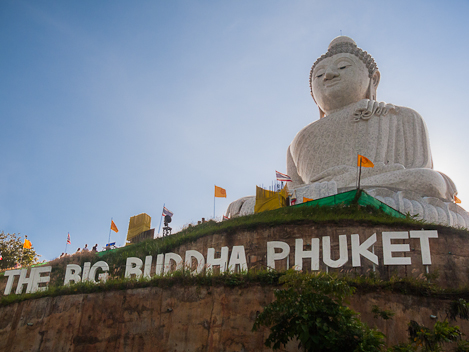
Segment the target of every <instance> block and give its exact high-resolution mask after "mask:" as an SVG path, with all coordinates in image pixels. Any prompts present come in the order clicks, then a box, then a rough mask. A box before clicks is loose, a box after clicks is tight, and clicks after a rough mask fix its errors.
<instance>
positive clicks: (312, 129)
mask: <svg viewBox="0 0 469 352" xmlns="http://www.w3.org/2000/svg"><path fill="white" fill-rule="evenodd" d="M379 81H380V72H379V71H378V68H377V66H376V63H375V61H374V59H373V58H372V57H371V56H370V55H369V54H368V53H367V52H366V51H363V50H362V49H360V48H358V47H357V45H356V43H355V42H354V41H353V40H352V39H351V38H349V37H345V36H340V37H337V38H335V39H334V40H333V41H332V42H331V44H330V45H329V48H328V51H327V53H326V54H324V55H322V56H321V57H320V58H319V59H317V60H316V62H315V63H314V65H313V67H312V68H311V72H310V89H311V95H312V97H313V99H314V101H315V102H316V104H317V105H318V107H319V120H317V121H314V122H313V123H311V124H309V125H308V126H306V127H304V128H303V129H302V130H301V131H300V132H298V134H297V135H296V136H295V138H294V139H293V142H292V143H291V144H290V146H289V147H288V150H287V174H288V175H289V176H290V177H291V178H292V181H293V182H292V183H291V185H289V189H290V190H291V191H292V192H293V194H294V195H295V196H296V199H297V202H298V203H301V201H302V199H303V197H307V198H313V199H318V198H321V197H324V196H329V195H333V194H336V193H341V192H343V191H347V190H350V189H355V188H356V185H357V157H358V154H360V155H363V156H365V157H367V158H368V159H370V160H371V161H372V162H373V163H374V165H375V166H374V167H373V168H363V169H362V173H361V187H360V188H362V189H365V190H366V191H367V192H368V193H369V194H371V195H372V196H374V197H376V198H378V199H379V200H381V201H383V202H384V203H386V204H388V205H390V206H392V207H393V208H395V209H397V210H399V211H401V212H403V213H410V214H411V215H418V216H419V217H420V218H421V219H424V220H427V221H429V222H437V223H442V224H447V225H451V226H456V227H459V226H461V227H469V215H468V213H467V212H466V211H464V210H463V209H462V208H461V207H459V206H457V205H456V204H454V196H455V195H456V194H457V191H456V187H455V185H454V183H453V182H452V181H451V179H450V178H449V177H448V176H446V175H445V174H443V173H441V172H438V171H435V170H433V162H432V156H431V151H430V143H429V138H428V132H427V127H426V125H425V122H424V121H423V119H422V117H421V116H420V115H419V114H418V113H417V112H415V111H414V110H412V109H409V108H406V107H400V106H394V105H392V104H386V103H384V102H378V101H377V100H376V99H377V98H376V90H377V88H378V84H379ZM254 203H255V199H253V197H244V198H241V199H239V200H237V201H235V202H233V203H232V204H230V206H229V207H228V210H227V215H228V216H229V215H231V216H237V215H245V214H249V213H253V211H254V210H253V209H254Z"/></svg>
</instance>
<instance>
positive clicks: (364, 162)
mask: <svg viewBox="0 0 469 352" xmlns="http://www.w3.org/2000/svg"><path fill="white" fill-rule="evenodd" d="M360 160H361V161H362V163H361V164H362V167H374V166H375V164H373V162H372V161H371V160H370V159H368V158H367V157H364V156H363V155H360V154H358V160H357V166H360Z"/></svg>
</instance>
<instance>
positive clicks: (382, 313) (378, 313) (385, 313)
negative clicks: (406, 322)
mask: <svg viewBox="0 0 469 352" xmlns="http://www.w3.org/2000/svg"><path fill="white" fill-rule="evenodd" d="M371 312H372V313H373V314H374V317H375V318H376V319H378V318H381V319H383V320H389V319H392V317H393V316H394V314H395V313H394V312H393V311H391V310H385V309H380V308H379V307H378V306H377V305H374V306H373V307H372V308H371Z"/></svg>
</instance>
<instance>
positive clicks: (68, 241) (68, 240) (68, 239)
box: [67, 232, 72, 244]
mask: <svg viewBox="0 0 469 352" xmlns="http://www.w3.org/2000/svg"><path fill="white" fill-rule="evenodd" d="M67 244H72V241H71V240H70V232H69V233H68V235H67Z"/></svg>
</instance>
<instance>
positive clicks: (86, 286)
mask: <svg viewBox="0 0 469 352" xmlns="http://www.w3.org/2000/svg"><path fill="white" fill-rule="evenodd" d="M289 272H290V273H292V272H294V271H293V269H290V271H289ZM286 274H287V272H277V271H273V270H251V271H247V272H242V273H229V272H225V273H222V274H217V275H212V274H201V275H190V274H189V273H188V272H187V271H185V272H183V271H176V272H174V273H172V274H170V275H166V276H154V277H152V278H150V279H143V278H142V279H123V278H118V279H112V280H108V281H106V282H99V283H97V284H95V283H91V282H80V283H77V284H72V285H66V286H49V287H48V288H47V289H46V290H45V291H38V292H35V293H28V294H26V293H25V294H20V295H16V294H11V295H8V296H3V297H1V298H0V306H7V305H9V304H13V303H19V302H22V301H24V300H30V299H38V298H42V297H56V296H66V295H75V294H90V293H99V292H107V291H119V290H128V289H139V288H146V287H159V288H162V289H168V288H171V287H184V286H198V287H212V286H217V287H221V286H224V287H229V288H234V287H239V288H247V287H252V286H256V285H262V286H270V287H272V288H279V285H280V283H279V282H281V277H282V276H284V275H286ZM296 274H297V275H307V273H302V272H298V273H296ZM332 275H338V274H332ZM340 276H341V277H343V278H344V279H345V280H346V282H347V283H348V284H349V285H350V286H352V287H354V288H356V293H359V294H366V293H371V292H392V293H397V294H404V295H412V296H420V297H433V298H437V299H445V300H446V299H453V300H454V299H457V298H463V299H466V300H468V299H469V287H462V288H458V289H444V288H441V287H439V286H437V285H435V284H432V283H430V282H429V281H427V280H425V279H423V280H422V279H417V278H408V277H404V278H400V277H392V278H391V279H390V280H381V279H380V278H379V277H378V276H376V275H374V274H373V273H371V274H369V275H359V276H347V275H346V274H345V275H344V274H342V275H340Z"/></svg>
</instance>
